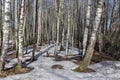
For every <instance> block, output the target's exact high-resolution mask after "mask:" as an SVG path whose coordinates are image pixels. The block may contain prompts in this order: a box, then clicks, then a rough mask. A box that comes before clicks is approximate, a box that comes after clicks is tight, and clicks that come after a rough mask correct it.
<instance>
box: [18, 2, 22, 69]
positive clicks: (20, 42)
mask: <svg viewBox="0 0 120 80" xmlns="http://www.w3.org/2000/svg"><path fill="white" fill-rule="evenodd" d="M23 23H24V0H22V4H21V14H20V25H19V37H18V39H19V50H18V65H17V67H19V68H22V56H23Z"/></svg>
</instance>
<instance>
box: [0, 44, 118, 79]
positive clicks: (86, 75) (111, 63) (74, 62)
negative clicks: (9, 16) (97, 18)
mask: <svg viewBox="0 0 120 80" xmlns="http://www.w3.org/2000/svg"><path fill="white" fill-rule="evenodd" d="M46 51H47V48H46V46H42V47H41V50H40V51H38V52H36V55H35V58H36V59H37V60H36V61H34V62H32V63H31V62H30V61H26V60H28V59H29V58H30V56H31V52H32V49H29V50H28V53H29V54H25V55H24V58H23V62H24V64H25V65H26V66H27V67H33V68H34V69H33V70H31V71H30V72H28V73H24V74H16V75H12V76H7V77H5V78H0V80H120V61H115V60H114V59H113V58H111V57H108V56H105V54H104V53H101V55H100V54H99V53H97V52H95V53H94V56H93V59H92V62H91V65H90V66H89V68H91V69H92V70H94V71H92V72H75V71H73V69H75V68H76V67H78V66H79V64H78V63H79V58H69V59H68V60H60V59H59V60H56V59H55V58H54V57H45V55H46ZM53 51H54V45H53V44H51V45H50V46H49V48H48V53H49V54H50V55H51V56H52V55H53ZM12 53H14V51H11V52H9V53H8V54H9V55H10V54H12ZM64 54H65V51H61V52H60V53H59V55H60V56H64ZM78 54H79V49H77V48H74V49H73V50H71V49H70V56H71V55H78ZM15 63H17V59H14V58H13V56H12V57H9V58H8V64H7V65H6V66H5V67H6V68H10V67H12V66H13V65H14V64H15Z"/></svg>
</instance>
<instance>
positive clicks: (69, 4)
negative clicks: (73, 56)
mask: <svg viewBox="0 0 120 80" xmlns="http://www.w3.org/2000/svg"><path fill="white" fill-rule="evenodd" d="M70 10H71V0H69V3H68V26H67V40H66V54H65V58H67V55H68V52H69V37H70V17H71V15H70V13H71V12H70Z"/></svg>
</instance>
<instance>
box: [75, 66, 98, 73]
mask: <svg viewBox="0 0 120 80" xmlns="http://www.w3.org/2000/svg"><path fill="white" fill-rule="evenodd" d="M73 71H75V72H84V73H90V72H96V71H95V70H93V69H90V68H86V69H83V70H81V69H80V68H79V67H78V68H76V69H73Z"/></svg>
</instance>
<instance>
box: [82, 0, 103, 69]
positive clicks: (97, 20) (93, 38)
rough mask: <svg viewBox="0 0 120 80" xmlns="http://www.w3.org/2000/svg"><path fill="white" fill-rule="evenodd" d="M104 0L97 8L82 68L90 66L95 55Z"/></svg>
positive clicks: (100, 0) (101, 0)
mask: <svg viewBox="0 0 120 80" xmlns="http://www.w3.org/2000/svg"><path fill="white" fill-rule="evenodd" d="M103 2H104V0H99V2H98V5H97V10H96V17H95V21H94V24H93V31H92V34H91V37H90V42H89V45H88V48H87V51H86V55H85V58H84V60H83V65H82V66H81V67H82V68H86V67H88V66H89V64H90V61H91V59H92V56H93V52H94V46H95V43H96V35H97V31H98V28H99V24H100V20H101V15H102V6H103Z"/></svg>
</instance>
